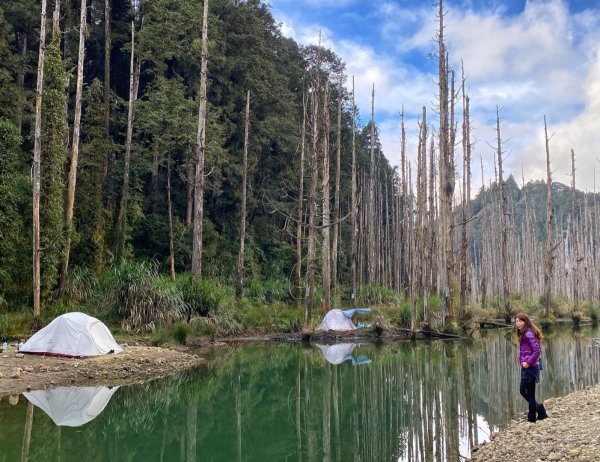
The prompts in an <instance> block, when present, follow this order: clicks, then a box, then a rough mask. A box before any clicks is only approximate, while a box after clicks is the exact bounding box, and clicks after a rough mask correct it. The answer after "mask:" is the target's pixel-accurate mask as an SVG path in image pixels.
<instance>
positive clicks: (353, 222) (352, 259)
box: [350, 76, 358, 306]
mask: <svg viewBox="0 0 600 462" xmlns="http://www.w3.org/2000/svg"><path fill="white" fill-rule="evenodd" d="M355 124H356V104H355V89H354V76H352V179H351V181H352V185H351V194H352V197H351V207H352V211H351V215H350V222H351V226H352V242H351V244H350V246H351V248H350V268H351V272H352V305H353V306H354V302H355V301H356V258H357V247H358V243H357V239H358V235H357V229H356V227H357V219H356V218H357V217H356V214H357V210H356V208H357V196H356V194H357V191H356V127H355Z"/></svg>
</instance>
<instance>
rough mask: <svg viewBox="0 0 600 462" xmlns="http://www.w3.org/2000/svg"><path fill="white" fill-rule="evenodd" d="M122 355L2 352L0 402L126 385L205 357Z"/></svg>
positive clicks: (137, 350) (151, 350) (128, 350)
mask: <svg viewBox="0 0 600 462" xmlns="http://www.w3.org/2000/svg"><path fill="white" fill-rule="evenodd" d="M121 346H122V347H123V350H124V351H123V352H122V353H119V354H114V355H105V356H96V357H89V358H58V357H52V356H39V355H30V354H26V355H23V354H18V353H15V351H14V349H13V350H12V351H9V352H8V353H0V399H1V398H2V397H3V396H9V395H18V394H20V393H22V392H24V391H29V390H40V389H43V388H53V387H59V386H95V385H125V384H128V383H135V382H143V381H146V380H151V379H153V378H157V377H163V376H166V375H170V374H173V373H175V372H178V371H182V370H185V369H189V368H191V367H194V366H198V365H200V364H201V363H202V361H203V360H202V358H200V357H199V356H195V355H191V354H188V353H185V352H182V351H176V350H172V349H166V348H158V347H148V346H137V345H133V346H130V345H127V344H121Z"/></svg>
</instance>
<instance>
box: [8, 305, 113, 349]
mask: <svg viewBox="0 0 600 462" xmlns="http://www.w3.org/2000/svg"><path fill="white" fill-rule="evenodd" d="M122 351H123V348H121V347H120V346H119V345H118V344H117V342H115V339H114V338H113V336H112V334H111V333H110V331H109V330H108V327H106V325H105V324H104V323H103V322H102V321H100V320H98V319H96V318H93V317H91V316H88V315H87V314H85V313H66V314H63V315H61V316H59V317H57V318H55V319H54V320H53V321H52V322H51V323H50V324H48V325H47V326H46V327H44V328H43V329H40V330H39V331H37V332H36V333H35V334H34V335H33V336H32V337H31V338H30V339H29V340H27V341H26V342H25V343H24V344H23V346H22V347H21V348H19V352H21V353H33V354H39V355H48V356H65V357H70V358H79V357H82V356H100V355H105V354H110V353H120V352H122Z"/></svg>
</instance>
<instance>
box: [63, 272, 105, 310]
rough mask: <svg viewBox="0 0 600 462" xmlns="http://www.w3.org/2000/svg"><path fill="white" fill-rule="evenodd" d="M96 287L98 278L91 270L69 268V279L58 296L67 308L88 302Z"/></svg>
mask: <svg viewBox="0 0 600 462" xmlns="http://www.w3.org/2000/svg"><path fill="white" fill-rule="evenodd" d="M97 287H98V276H97V275H96V273H95V271H94V269H93V268H90V267H81V266H71V267H70V268H69V277H68V278H67V281H66V284H65V287H64V288H63V290H62V293H61V294H60V296H61V299H62V300H63V301H64V302H65V303H66V304H67V305H69V306H73V305H76V304H78V303H81V302H83V301H85V300H90V299H91V298H92V296H93V295H94V293H95V292H96V288H97Z"/></svg>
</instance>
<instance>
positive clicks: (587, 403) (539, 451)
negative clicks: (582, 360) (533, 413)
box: [467, 385, 600, 462]
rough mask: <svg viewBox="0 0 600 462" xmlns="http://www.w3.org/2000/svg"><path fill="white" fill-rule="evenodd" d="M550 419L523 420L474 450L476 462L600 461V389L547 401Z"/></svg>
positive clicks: (545, 403)
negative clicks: (531, 421) (534, 421)
mask: <svg viewBox="0 0 600 462" xmlns="http://www.w3.org/2000/svg"><path fill="white" fill-rule="evenodd" d="M544 405H545V407H546V410H547V411H548V415H549V418H548V419H545V420H541V421H538V422H536V423H529V422H527V421H526V419H525V418H524V417H523V419H522V420H521V421H519V422H516V423H515V424H514V425H512V426H511V427H510V428H508V429H507V430H505V431H502V432H500V433H497V434H495V435H493V436H492V438H491V441H489V442H487V443H485V444H483V445H481V446H479V447H475V448H473V450H472V452H471V459H467V460H470V461H472V462H487V461H502V462H545V461H565V462H566V461H578V462H597V461H600V385H599V386H595V387H592V388H587V389H585V390H581V391H577V392H574V393H571V394H570V395H567V396H564V397H561V398H551V399H548V400H546V401H544Z"/></svg>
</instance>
